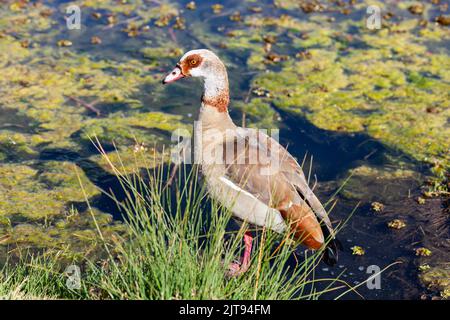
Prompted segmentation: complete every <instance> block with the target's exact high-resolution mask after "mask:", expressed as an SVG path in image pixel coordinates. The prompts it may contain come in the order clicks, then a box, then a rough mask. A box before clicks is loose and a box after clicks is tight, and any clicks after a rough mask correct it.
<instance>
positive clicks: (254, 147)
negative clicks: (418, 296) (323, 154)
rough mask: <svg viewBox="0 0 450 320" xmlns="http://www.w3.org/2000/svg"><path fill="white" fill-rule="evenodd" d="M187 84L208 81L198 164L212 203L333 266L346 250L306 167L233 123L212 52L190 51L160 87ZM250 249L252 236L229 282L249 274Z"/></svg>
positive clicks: (221, 69) (223, 77) (222, 72)
mask: <svg viewBox="0 0 450 320" xmlns="http://www.w3.org/2000/svg"><path fill="white" fill-rule="evenodd" d="M187 77H199V78H202V79H203V81H204V91H203V95H202V98H201V108H200V114H199V117H198V121H197V122H196V125H195V135H196V136H197V137H198V139H196V140H195V141H198V142H197V145H196V146H195V150H196V151H198V150H200V151H198V153H197V154H196V160H197V161H198V162H197V163H199V164H200V167H201V172H202V174H203V176H204V180H205V182H206V185H207V189H208V192H209V193H210V195H211V197H212V198H213V199H215V200H217V201H218V202H219V203H220V204H222V205H223V206H224V207H226V208H227V209H228V210H230V211H231V213H232V214H233V216H234V217H235V218H237V220H238V221H246V222H247V225H255V226H257V227H266V228H269V229H271V230H273V231H275V232H277V233H285V232H286V231H288V232H291V235H292V236H293V238H294V239H295V240H296V241H299V242H300V243H302V244H303V245H305V246H306V247H307V248H309V249H313V250H320V249H323V256H322V257H323V260H324V262H325V263H326V264H328V265H331V266H332V265H334V264H335V263H336V262H337V259H338V252H337V249H341V245H340V243H339V241H338V240H337V239H336V237H335V231H334V229H333V226H332V224H331V222H330V219H329V217H328V214H327V212H326V211H325V209H324V207H323V206H322V204H321V202H320V201H319V199H318V198H317V197H316V196H315V195H314V193H313V191H312V190H311V189H310V187H309V186H308V183H307V180H306V178H305V175H304V173H303V171H302V168H301V166H300V165H299V164H298V162H297V161H296V160H295V158H294V157H293V156H292V155H291V154H290V153H289V152H288V151H287V150H286V149H285V148H284V147H282V146H281V145H280V144H279V143H278V142H277V141H276V139H274V138H272V137H269V136H268V135H267V134H266V133H265V132H263V131H262V130H255V129H250V128H242V127H239V126H237V125H235V124H234V122H233V120H232V119H231V117H230V115H229V113H228V105H229V102H230V95H229V87H228V75H227V70H226V67H225V65H224V63H223V62H222V61H221V60H220V59H219V57H218V56H217V55H216V54H214V53H213V52H212V51H210V50H206V49H198V50H191V51H189V52H187V53H185V54H184V55H183V56H182V57H181V59H180V60H179V62H178V63H177V64H176V66H175V68H174V69H173V70H172V71H171V72H170V73H169V74H167V76H166V77H165V78H164V80H163V81H162V82H163V84H168V83H172V82H175V81H177V80H180V79H182V78H187ZM198 144H200V147H199V146H198ZM268 154H269V156H268ZM255 155H256V156H255ZM261 155H264V156H261ZM263 158H264V159H263ZM247 230H248V229H247ZM252 241H253V236H252V233H251V232H249V231H247V232H245V234H244V243H245V247H244V253H243V256H242V257H241V259H240V261H239V262H233V263H232V264H231V265H230V266H229V274H230V275H231V276H237V275H239V274H242V273H244V272H246V271H247V270H248V268H249V265H250V260H251V250H252Z"/></svg>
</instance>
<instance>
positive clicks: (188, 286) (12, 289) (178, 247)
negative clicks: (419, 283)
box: [0, 154, 356, 299]
mask: <svg viewBox="0 0 450 320" xmlns="http://www.w3.org/2000/svg"><path fill="white" fill-rule="evenodd" d="M103 157H105V161H107V162H108V163H110V164H111V169H112V170H113V171H114V173H115V174H116V176H117V178H118V179H119V181H120V184H121V186H122V188H123V189H124V190H126V191H125V193H126V197H125V199H124V200H122V201H118V200H117V198H116V195H115V194H109V196H110V197H111V198H112V199H114V201H115V204H116V205H117V206H118V207H120V211H121V213H122V214H123V217H124V222H123V224H121V225H120V226H121V228H120V232H116V233H115V234H114V235H113V236H112V237H110V236H108V234H107V233H106V232H107V230H105V229H104V223H103V222H102V221H101V220H99V218H98V217H97V216H96V214H95V212H94V211H93V210H92V208H91V207H89V208H88V212H89V213H90V214H91V216H92V220H91V221H92V222H93V223H94V226H95V227H94V230H95V232H96V234H97V237H98V238H99V239H98V242H99V244H100V247H101V248H102V254H101V255H100V256H97V258H96V259H94V260H93V259H86V258H83V257H82V258H72V259H69V258H67V257H66V256H65V251H64V250H52V251H51V252H47V253H46V254H44V255H43V256H40V257H36V256H31V260H30V259H29V255H27V254H26V252H24V255H23V256H22V259H23V260H20V261H19V263H18V264H8V265H6V266H5V267H4V268H3V270H2V273H0V299H1V298H8V299H23V298H28V299H33V298H40V299H42V298H48V299H55V298H72V299H73V298H75V299H317V298H319V297H320V296H321V295H322V294H324V293H329V294H330V293H333V295H334V296H335V297H338V295H343V294H345V293H347V292H350V291H353V292H356V288H353V287H352V286H351V285H349V284H347V283H346V282H345V281H343V280H342V279H339V278H335V279H321V278H316V277H315V276H314V270H315V268H316V267H317V265H318V264H319V262H320V257H321V254H322V252H315V253H312V252H311V253H310V252H308V251H305V252H301V251H300V250H297V245H295V244H294V242H293V241H292V239H291V238H290V237H289V235H288V234H287V235H285V238H284V239H283V238H281V239H279V236H276V235H275V234H273V233H272V232H271V231H270V230H265V229H263V230H262V231H261V234H260V236H259V237H258V238H256V239H255V241H257V246H256V249H255V254H253V259H252V261H251V268H250V270H249V271H248V272H246V273H245V274H244V275H242V276H240V277H237V278H229V277H228V276H227V268H228V265H229V264H230V263H231V262H232V261H234V260H235V259H236V258H237V257H238V255H239V253H240V250H241V248H242V246H241V242H242V237H243V234H244V232H245V230H246V226H245V225H243V226H242V227H241V228H240V229H238V230H236V231H230V229H228V228H227V226H228V224H229V219H230V217H231V213H230V212H228V211H226V210H225V209H224V208H222V207H220V206H219V205H218V204H217V203H214V202H213V203H208V202H206V199H207V195H206V192H205V190H204V187H203V186H201V185H200V184H199V183H198V179H197V178H198V176H197V175H198V171H197V169H198V168H197V167H194V168H193V169H190V170H189V169H187V168H181V169H180V172H179V173H178V178H179V179H178V180H177V181H178V182H177V184H174V185H173V186H171V187H167V186H166V185H165V183H162V181H164V180H166V179H165V178H167V176H168V175H169V174H170V171H168V170H167V168H164V166H157V165H155V163H153V165H152V163H148V168H155V169H147V170H143V171H142V172H141V173H139V174H134V175H130V174H126V173H125V172H123V171H122V170H123V168H121V167H116V166H114V165H113V164H112V162H111V159H110V158H109V156H108V155H106V154H103ZM141 160H142V161H146V160H145V159H141ZM80 183H81V188H80V189H81V191H82V192H83V193H84V194H85V196H87V194H86V190H85V189H84V187H83V182H82V181H81V177H80ZM74 215H77V213H74ZM117 231H119V230H117ZM85 236H89V235H88V234H85ZM40 240H41V241H42V240H43V239H40ZM280 240H281V241H280ZM288 243H290V244H288ZM292 259H295V263H293V261H290V260H292ZM68 266H72V267H73V266H77V267H78V268H80V269H79V273H76V274H74V273H70V272H68V271H67V270H70V269H68ZM64 270H66V271H64ZM77 276H79V278H74V277H77ZM316 283H319V284H321V285H322V286H321V287H322V289H320V290H318V289H317V288H316Z"/></svg>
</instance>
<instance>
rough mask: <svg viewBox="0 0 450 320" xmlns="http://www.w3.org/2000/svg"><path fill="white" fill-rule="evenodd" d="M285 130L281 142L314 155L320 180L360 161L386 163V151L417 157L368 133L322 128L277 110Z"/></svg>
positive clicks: (336, 175)
mask: <svg viewBox="0 0 450 320" xmlns="http://www.w3.org/2000/svg"><path fill="white" fill-rule="evenodd" d="M277 111H278V113H279V114H280V116H281V118H282V119H283V124H284V125H285V126H286V130H282V131H281V132H280V143H281V144H282V145H284V146H287V148H288V150H289V152H290V153H292V154H293V155H294V156H296V157H297V158H298V159H299V160H301V159H302V158H303V155H304V154H306V153H307V154H308V155H309V156H313V164H314V170H313V172H314V173H316V174H317V176H318V178H319V180H321V181H324V180H326V181H330V180H336V179H337V178H339V177H342V175H343V174H345V173H347V172H348V170H349V169H351V168H354V167H356V166H358V165H361V164H364V165H370V166H383V165H385V164H386V163H387V162H388V159H387V155H392V156H394V157H396V158H404V159H405V160H406V159H407V160H408V162H409V163H412V164H416V165H418V164H417V163H415V160H413V159H411V158H410V157H407V156H406V155H404V154H401V153H400V152H397V151H395V150H392V149H390V148H388V147H386V146H385V145H383V144H382V143H380V142H379V141H377V140H374V139H373V138H371V137H370V136H368V135H367V134H365V133H344V132H333V131H328V130H323V129H320V128H318V127H315V126H314V125H312V124H311V123H309V122H308V121H307V120H306V119H304V118H302V117H299V116H295V115H293V114H290V113H287V112H284V111H282V110H279V109H278V110H277Z"/></svg>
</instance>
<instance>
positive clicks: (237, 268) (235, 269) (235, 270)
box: [227, 232, 253, 277]
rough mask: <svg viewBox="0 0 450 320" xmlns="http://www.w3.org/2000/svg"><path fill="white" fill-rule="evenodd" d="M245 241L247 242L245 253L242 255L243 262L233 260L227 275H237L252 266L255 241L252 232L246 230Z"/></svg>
mask: <svg viewBox="0 0 450 320" xmlns="http://www.w3.org/2000/svg"><path fill="white" fill-rule="evenodd" d="M244 243H245V249H244V255H243V256H242V257H241V262H240V263H239V262H233V263H231V264H230V266H229V268H228V273H227V275H228V276H230V277H236V276H239V275H241V274H243V273H244V272H246V271H247V270H248V268H249V267H250V258H251V253H252V243H253V237H252V235H251V233H250V232H246V233H245V234H244Z"/></svg>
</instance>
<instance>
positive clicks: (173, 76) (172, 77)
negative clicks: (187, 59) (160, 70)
mask: <svg viewBox="0 0 450 320" xmlns="http://www.w3.org/2000/svg"><path fill="white" fill-rule="evenodd" d="M184 77H185V76H184V74H183V73H182V72H181V68H180V66H178V65H177V66H176V67H175V69H173V70H172V71H171V72H170V73H169V74H168V75H167V76H166V77H165V78H164V80H163V81H162V83H163V84H166V83H171V82H175V81H177V80H179V79H181V78H184Z"/></svg>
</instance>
